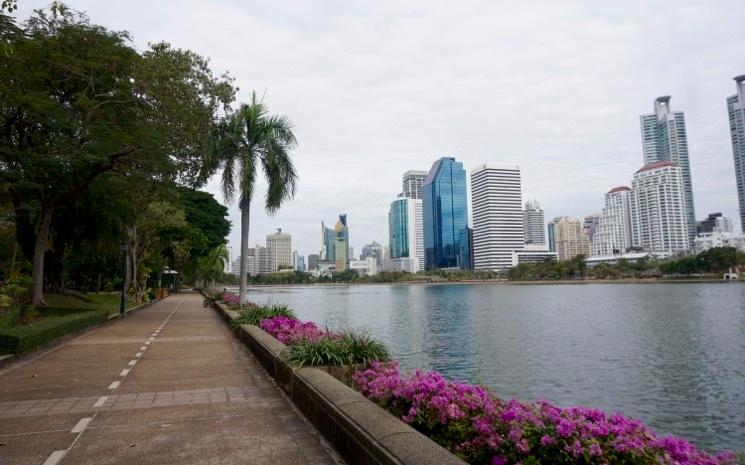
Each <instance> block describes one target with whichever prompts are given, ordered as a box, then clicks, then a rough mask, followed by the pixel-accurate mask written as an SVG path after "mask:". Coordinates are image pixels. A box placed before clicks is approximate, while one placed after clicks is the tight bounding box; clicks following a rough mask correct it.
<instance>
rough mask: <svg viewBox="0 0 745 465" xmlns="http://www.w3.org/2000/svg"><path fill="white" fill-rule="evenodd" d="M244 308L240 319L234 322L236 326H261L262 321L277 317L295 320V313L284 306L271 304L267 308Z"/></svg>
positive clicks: (252, 305)
mask: <svg viewBox="0 0 745 465" xmlns="http://www.w3.org/2000/svg"><path fill="white" fill-rule="evenodd" d="M244 307H247V308H244V309H243V310H242V311H241V312H240V313H239V316H238V318H236V319H235V320H233V324H234V325H238V326H240V325H254V326H259V323H261V320H265V319H267V318H272V317H275V316H284V317H290V318H295V312H293V311H292V310H290V308H289V307H288V306H287V305H284V304H270V305H265V306H259V305H256V304H248V305H246V304H244Z"/></svg>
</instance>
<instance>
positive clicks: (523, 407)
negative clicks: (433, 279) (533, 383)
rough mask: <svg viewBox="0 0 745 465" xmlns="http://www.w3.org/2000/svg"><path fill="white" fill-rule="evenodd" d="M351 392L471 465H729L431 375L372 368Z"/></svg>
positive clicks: (643, 431) (572, 413)
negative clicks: (374, 403)
mask: <svg viewBox="0 0 745 465" xmlns="http://www.w3.org/2000/svg"><path fill="white" fill-rule="evenodd" d="M352 380H353V385H354V387H356V388H357V389H358V390H359V391H360V392H361V393H362V394H363V395H364V396H366V397H367V398H369V399H370V400H372V401H374V402H376V403H378V404H379V405H380V406H382V407H383V408H386V409H388V410H389V411H390V412H391V413H393V414H394V415H397V416H398V417H399V418H401V419H402V420H403V421H404V422H406V423H408V424H410V425H411V426H412V427H414V428H415V429H417V430H418V431H420V432H422V433H423V434H425V435H426V436H428V437H430V438H431V439H432V440H434V441H435V442H437V443H438V444H440V445H442V446H443V447H445V448H446V449H448V450H450V451H451V452H453V453H454V454H455V455H457V456H458V457H460V458H462V459H463V460H465V461H466V462H468V463H470V464H486V465H505V464H521V465H529V464H530V465H537V464H597V465H606V464H607V465H612V464H624V465H626V464H628V465H631V464H634V465H637V464H639V465H734V464H736V463H737V462H736V460H737V457H736V456H735V454H734V453H732V452H722V453H719V454H716V455H709V454H707V453H706V452H704V451H701V450H698V449H697V448H696V447H695V446H693V445H692V444H690V443H689V442H687V441H685V440H684V439H680V438H675V437H660V436H658V435H656V434H655V433H654V432H652V431H651V430H649V429H648V428H647V427H646V426H645V425H644V424H643V423H642V422H641V421H639V420H635V419H631V418H627V417H625V416H623V415H621V414H607V413H605V412H603V411H601V410H598V409H591V408H585V407H570V408H561V407H557V406H555V405H552V404H551V403H550V402H548V401H545V400H541V401H538V402H535V403H527V402H521V401H518V400H515V399H512V400H509V401H504V400H502V399H499V398H498V397H497V396H496V395H494V394H493V393H492V392H490V391H489V390H487V389H486V388H484V387H482V386H478V385H474V384H468V383H463V382H458V381H448V380H446V379H445V378H444V377H443V376H442V375H441V374H440V373H438V372H436V371H419V370H417V371H414V372H413V373H409V374H402V373H401V372H400V370H399V367H398V364H397V363H395V362H393V363H387V364H384V363H379V362H374V363H372V364H371V366H369V367H368V368H365V369H362V370H358V371H357V372H356V373H355V374H354V375H353V377H352Z"/></svg>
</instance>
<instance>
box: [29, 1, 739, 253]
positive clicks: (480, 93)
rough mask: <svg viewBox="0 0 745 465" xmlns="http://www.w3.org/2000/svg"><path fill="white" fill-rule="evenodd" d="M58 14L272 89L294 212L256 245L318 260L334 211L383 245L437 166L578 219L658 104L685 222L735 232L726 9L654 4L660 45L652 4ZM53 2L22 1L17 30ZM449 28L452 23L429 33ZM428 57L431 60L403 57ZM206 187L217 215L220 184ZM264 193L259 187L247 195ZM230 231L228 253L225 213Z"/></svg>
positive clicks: (616, 176) (632, 152)
mask: <svg viewBox="0 0 745 465" xmlns="http://www.w3.org/2000/svg"><path fill="white" fill-rule="evenodd" d="M68 3H69V4H70V6H71V7H73V8H76V9H80V10H85V11H87V13H88V14H89V16H90V17H91V19H92V20H93V21H95V22H97V23H99V24H103V25H106V26H108V27H111V28H113V29H129V30H130V32H131V33H132V36H133V41H134V44H135V45H136V46H137V47H138V48H144V47H145V46H146V44H147V43H148V42H158V41H160V40H164V39H168V40H169V41H170V42H171V43H172V44H173V45H174V46H176V47H183V48H190V49H192V50H194V51H195V52H197V53H200V54H202V55H205V56H207V57H210V58H211V59H212V64H213V65H214V67H215V69H216V70H217V71H218V72H221V71H223V70H229V71H230V72H231V75H233V76H234V77H236V78H237V80H238V81H239V82H240V83H241V92H240V93H239V98H240V99H242V100H245V97H246V95H247V93H248V92H250V90H251V89H259V90H260V91H261V92H263V91H264V90H266V94H267V98H270V99H271V102H272V109H273V110H274V111H276V112H278V113H283V114H287V115H288V116H289V117H290V118H291V119H292V120H293V121H294V122H295V124H296V132H297V135H298V138H299V140H300V146H299V148H298V150H297V151H296V154H295V156H294V159H295V161H296V165H297V167H298V171H299V173H300V189H299V191H298V196H297V199H296V200H295V201H294V202H292V203H289V204H287V205H285V206H283V208H282V209H281V210H280V211H279V212H278V214H277V215H276V216H275V217H268V216H267V215H266V214H265V213H264V212H263V210H262V208H261V206H260V205H259V204H258V203H256V204H255V206H254V209H253V210H252V223H251V233H250V239H249V241H250V243H256V242H257V241H262V240H263V238H264V237H265V236H266V235H267V234H271V233H272V232H273V231H274V230H275V229H276V228H282V229H283V230H286V231H288V232H290V233H291V234H293V244H294V247H295V248H296V249H297V250H298V251H299V252H300V253H301V254H303V255H309V254H311V253H318V250H317V249H318V222H319V221H320V220H321V219H324V218H327V219H331V218H334V217H335V216H336V215H337V214H338V212H346V213H347V214H348V217H349V222H350V228H351V229H352V231H353V232H352V234H351V236H350V237H351V241H352V242H351V244H350V245H351V246H352V247H353V248H354V249H355V250H361V248H362V246H363V245H364V244H366V243H368V242H371V241H373V240H375V241H378V242H380V243H383V242H385V241H386V237H387V224H386V223H387V222H386V221H385V218H386V214H387V210H388V207H389V204H390V196H391V193H393V195H395V193H397V192H399V191H400V182H401V173H403V172H405V171H408V170H425V169H427V168H428V167H429V166H430V165H431V163H432V162H433V161H434V160H436V159H437V158H440V157H442V156H454V157H456V158H457V159H458V160H459V161H462V162H463V164H464V167H466V169H470V168H472V167H473V166H476V165H478V164H479V163H483V162H486V161H492V160H509V161H512V162H515V163H517V164H519V165H520V168H521V171H522V175H523V179H524V182H523V184H524V185H523V192H524V195H525V196H526V198H531V199H532V198H535V199H538V200H539V201H540V202H541V205H542V207H543V209H544V211H545V216H546V218H547V219H548V218H553V217H556V216H564V215H567V216H573V217H578V218H583V217H584V216H585V215H587V214H589V213H592V212H597V211H600V210H601V209H602V207H603V197H604V195H605V193H606V192H608V190H609V189H611V188H612V187H614V186H619V185H624V184H627V183H628V182H629V173H633V172H634V171H635V170H637V169H638V168H639V166H640V165H641V163H640V160H641V158H642V155H643V152H642V149H641V146H640V143H639V120H638V116H639V115H641V114H645V113H649V110H650V108H649V107H650V102H651V101H653V100H654V99H655V98H656V97H657V96H660V95H672V96H673V102H674V108H676V109H681V110H684V111H685V115H686V126H687V132H688V145H689V151H690V162H691V173H692V181H693V194H694V198H695V207H696V212H697V217H696V219H697V220H701V219H703V218H704V217H705V216H706V214H708V213H709V212H715V211H721V212H722V213H723V214H724V215H725V216H728V217H731V218H733V219H735V218H739V215H738V211H737V191H736V186H735V179H734V173H733V171H734V168H733V155H732V145H731V141H730V134H729V122H728V115H727V106H726V99H727V98H728V97H729V96H731V95H733V94H734V87H733V81H732V78H733V77H734V76H736V75H741V74H743V72H745V70H743V69H742V65H741V64H740V63H738V62H737V61H736V60H732V59H731V57H733V56H735V57H736V56H743V54H745V43H743V42H742V41H741V40H739V35H738V32H739V31H740V30H741V25H742V24H743V19H744V16H745V11H744V9H743V7H742V6H741V5H740V4H739V2H736V1H727V2H707V4H705V5H690V4H689V5H683V4H667V3H666V4H664V8H665V14H666V17H667V18H669V21H668V28H667V29H666V34H664V35H662V36H660V35H659V34H657V32H658V27H659V26H658V21H659V18H658V16H657V15H655V14H653V13H654V11H655V10H656V9H658V8H659V7H660V6H661V5H663V4H662V3H661V2H660V3H656V2H639V3H638V4H635V5H633V6H631V7H629V6H628V5H623V6H622V5H614V6H609V5H585V4H582V3H579V2H577V3H569V4H562V5H558V4H550V3H547V4H545V5H543V6H542V7H541V8H528V7H524V6H516V7H515V8H513V9H510V11H509V12H506V11H504V9H503V8H499V6H498V5H479V6H475V5H473V4H470V3H464V4H460V5H449V6H448V8H442V9H438V8H429V9H425V8H423V7H422V8H420V7H418V6H416V5H413V6H407V7H403V6H398V5H396V4H395V3H393V2H391V3H387V2H382V3H376V4H374V5H351V4H339V5H335V6H334V7H333V8H331V7H326V8H323V7H317V6H310V5H302V4H292V3H287V4H281V5H275V4H271V5H270V3H268V2H266V3H264V2H254V3H251V4H247V5H236V4H232V3H229V2H210V4H209V5H205V4H202V3H199V2H184V3H183V4H182V5H181V7H180V8H179V9H177V10H175V9H173V8H170V7H168V6H167V5H161V4H152V3H144V2H143V3H138V2H136V1H135V2H121V3H120V2H106V3H105V4H103V3H100V2H92V1H70V2H68ZM47 4H48V2H45V1H27V2H26V1H24V2H21V3H20V4H19V11H18V13H17V14H15V16H17V17H19V18H26V17H28V14H29V12H30V10H31V9H32V8H39V7H43V6H46V5H47ZM143 10H144V11H148V12H149V14H148V15H147V16H146V17H145V18H141V17H142V15H141V14H140V13H139V12H140V11H143ZM425 10H426V11H425ZM135 15H136V16H137V18H138V19H142V20H137V21H134V20H133V17H134V16H135ZM453 15H457V16H458V17H460V18H461V21H459V24H458V25H452V24H451V25H450V26H451V29H450V32H449V34H445V35H443V34H441V30H442V25H443V24H449V23H450V18H452V16H453ZM156 18H157V21H156V20H155V19H156ZM217 18H219V21H217ZM394 19H395V20H394ZM215 24H221V27H220V28H215V27H214V25H215ZM525 30H531V31H534V33H533V34H531V36H525V34H524V32H523V31H525ZM535 31H537V32H535ZM649 37H656V40H655V46H654V47H649V46H648V38H649ZM549 39H550V40H549ZM256 42H267V43H275V44H280V47H278V48H277V49H275V50H273V51H272V53H268V52H267V51H266V50H265V49H261V48H255V47H251V46H250V45H249V44H252V43H256ZM226 44H229V46H226ZM422 49H426V50H427V51H428V56H430V58H431V59H428V60H423V59H422V58H421V56H422V54H421V53H415V52H418V51H420V50H422ZM680 50H685V53H683V54H681V53H679V51H680ZM236 55H238V56H241V60H238V61H236V60H235V59H234V57H235V56H236ZM549 63H550V66H548V64H549ZM391 69H396V70H397V72H395V73H391V72H390V70H391ZM319 107H320V110H319ZM443 108H445V109H446V111H443ZM474 121H479V124H475V125H474V124H473V122H474ZM526 122H530V124H527V123H526ZM332 136H333V137H332ZM207 190H208V191H210V192H212V193H214V194H215V195H216V197H217V198H218V200H220V201H223V198H222V195H221V194H220V193H219V188H218V184H217V182H216V180H213V181H211V182H210V183H209V184H208V186H207ZM264 190H265V185H264V184H263V181H261V182H259V183H258V185H257V193H256V195H257V198H261V197H263V194H264ZM468 190H469V192H470V184H469V189H468ZM469 204H470V196H469ZM230 219H231V221H232V223H233V231H232V232H231V235H230V245H231V246H233V248H234V249H236V250H237V245H238V236H239V231H238V229H239V228H238V224H239V221H238V219H239V214H238V209H237V206H236V204H232V205H230ZM736 227H738V228H739V225H737V226H736Z"/></svg>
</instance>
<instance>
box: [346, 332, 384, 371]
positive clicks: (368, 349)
mask: <svg viewBox="0 0 745 465" xmlns="http://www.w3.org/2000/svg"><path fill="white" fill-rule="evenodd" d="M339 343H340V344H341V345H342V346H343V347H344V350H345V352H346V358H347V360H348V363H350V364H357V363H363V364H366V365H367V364H370V363H372V362H375V361H381V362H387V361H389V360H390V359H391V355H390V353H389V352H388V348H387V347H386V346H385V345H384V344H383V343H382V342H379V341H376V340H375V339H373V338H372V337H370V335H369V334H368V333H366V332H361V331H345V332H343V333H342V334H341V339H340V340H339Z"/></svg>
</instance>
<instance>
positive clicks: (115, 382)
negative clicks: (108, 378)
mask: <svg viewBox="0 0 745 465" xmlns="http://www.w3.org/2000/svg"><path fill="white" fill-rule="evenodd" d="M120 384H122V382H121V381H114V382H113V383H111V384H109V389H116V388H118V387H119V385H120Z"/></svg>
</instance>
